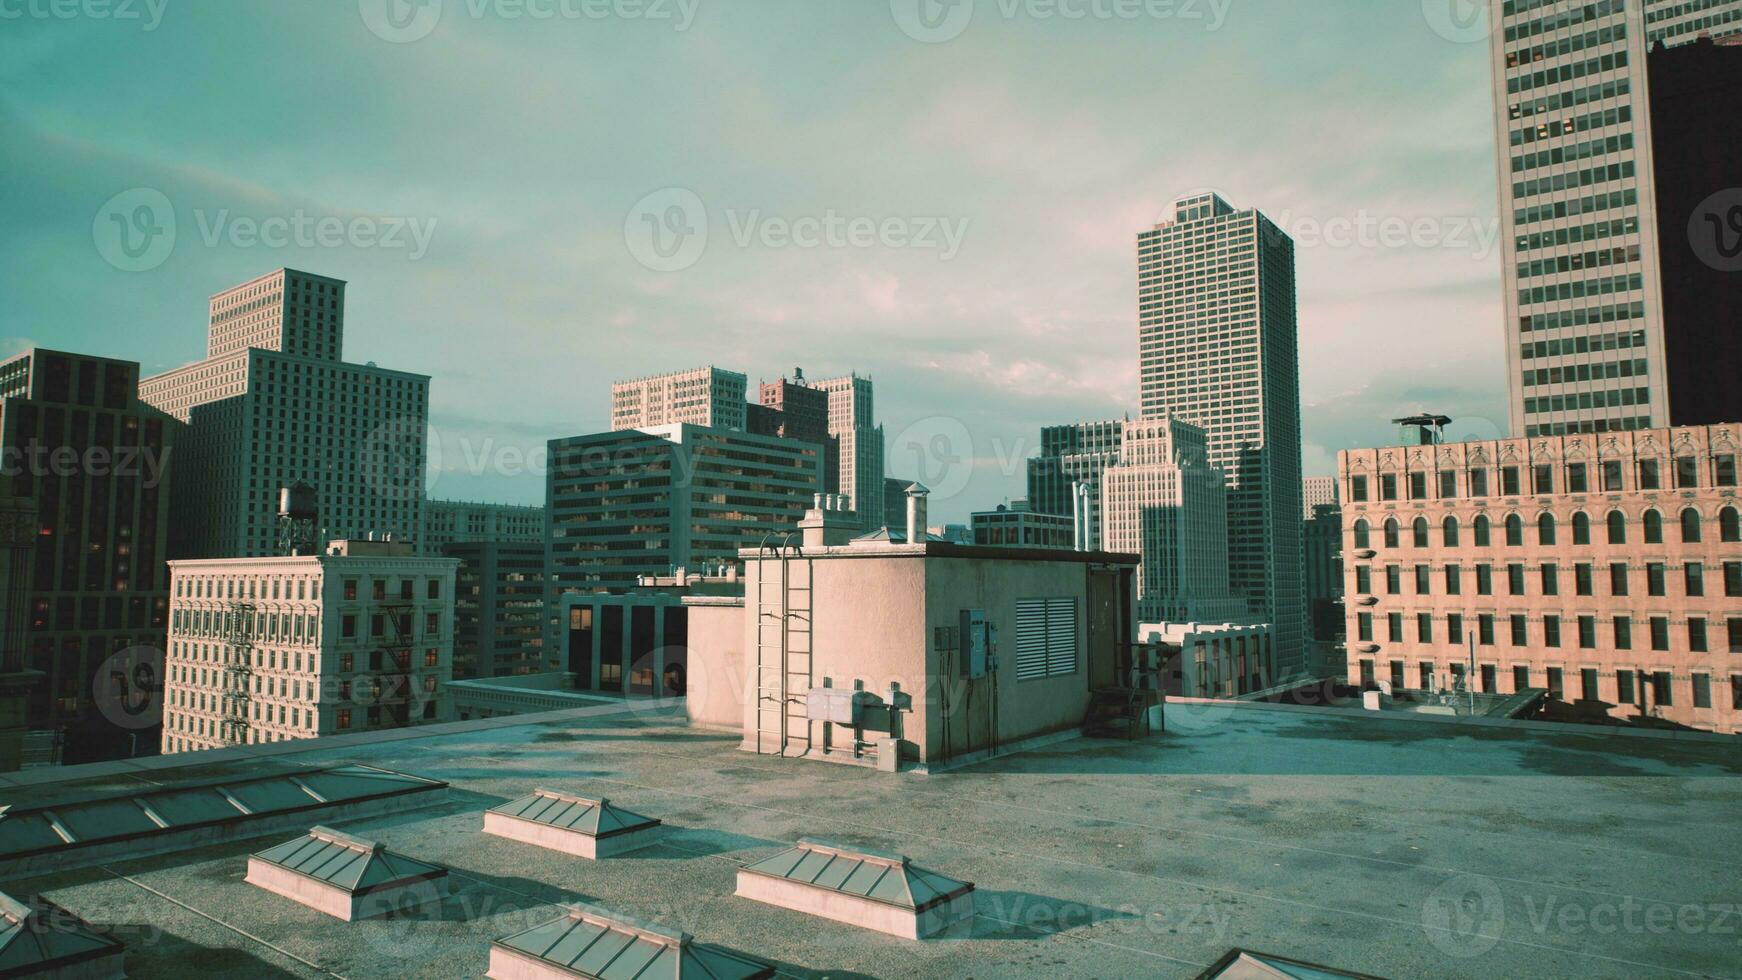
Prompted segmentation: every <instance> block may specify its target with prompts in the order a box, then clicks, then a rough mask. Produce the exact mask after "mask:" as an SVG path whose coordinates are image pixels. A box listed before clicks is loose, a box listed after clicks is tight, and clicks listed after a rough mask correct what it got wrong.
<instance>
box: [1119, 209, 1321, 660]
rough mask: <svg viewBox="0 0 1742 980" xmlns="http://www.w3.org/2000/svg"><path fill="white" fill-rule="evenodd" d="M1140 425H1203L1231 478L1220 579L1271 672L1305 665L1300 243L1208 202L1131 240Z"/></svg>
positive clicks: (1213, 455)
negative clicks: (1263, 646) (1243, 600)
mask: <svg viewBox="0 0 1742 980" xmlns="http://www.w3.org/2000/svg"><path fill="white" fill-rule="evenodd" d="M1137 297H1138V299H1137V317H1138V349H1139V385H1140V391H1139V400H1140V404H1141V406H1142V412H1143V418H1144V419H1145V420H1150V419H1159V418H1163V417H1171V418H1176V419H1179V420H1181V421H1185V422H1190V423H1192V424H1194V425H1197V426H1199V427H1201V428H1202V429H1203V430H1204V434H1205V439H1206V444H1207V447H1208V455H1209V462H1210V465H1212V466H1215V467H1217V468H1218V469H1220V470H1221V471H1222V473H1223V475H1224V476H1225V477H1226V479H1227V481H1228V571H1229V578H1230V580H1231V582H1230V584H1231V585H1232V586H1233V589H1234V591H1235V592H1237V593H1239V594H1242V595H1244V596H1246V597H1247V600H1248V601H1249V603H1250V604H1251V606H1252V609H1253V612H1254V613H1255V614H1258V615H1262V616H1264V617H1265V618H1266V619H1267V620H1269V621H1270V622H1271V623H1273V624H1274V626H1275V637H1276V669H1277V672H1278V674H1279V675H1281V676H1282V677H1287V676H1290V675H1292V674H1295V673H1297V672H1299V671H1302V670H1305V669H1306V667H1307V666H1308V665H1307V663H1306V643H1305V616H1306V613H1305V605H1304V598H1303V595H1302V591H1301V578H1302V575H1303V567H1302V553H1301V477H1300V355H1299V325H1298V322H1297V319H1296V314H1295V283H1294V241H1293V240H1292V239H1290V238H1289V237H1288V236H1287V235H1285V234H1283V232H1282V230H1281V229H1280V228H1278V227H1277V226H1276V225H1275V224H1274V223H1272V222H1271V221H1270V219H1268V218H1266V217H1265V216H1264V215H1262V214H1260V213H1258V212H1257V211H1254V210H1247V211H1236V210H1234V208H1232V207H1231V206H1229V204H1228V202H1226V201H1224V200H1222V199H1221V198H1220V197H1218V196H1216V195H1214V194H1203V195H1199V196H1196V197H1191V198H1187V199H1185V200H1183V201H1180V202H1179V203H1178V204H1177V205H1176V206H1175V213H1174V220H1172V221H1167V222H1163V223H1161V224H1158V225H1156V226H1155V227H1154V228H1153V229H1151V230H1149V231H1145V232H1142V233H1141V234H1139V235H1138V236H1137Z"/></svg>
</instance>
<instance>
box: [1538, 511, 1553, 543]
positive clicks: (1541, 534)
mask: <svg viewBox="0 0 1742 980" xmlns="http://www.w3.org/2000/svg"><path fill="white" fill-rule="evenodd" d="M1536 537H1537V540H1538V541H1539V542H1541V543H1542V544H1545V545H1551V544H1554V543H1555V521H1554V515H1553V514H1544V515H1542V516H1541V517H1538V518H1537V519H1536Z"/></svg>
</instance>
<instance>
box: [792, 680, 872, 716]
mask: <svg viewBox="0 0 1742 980" xmlns="http://www.w3.org/2000/svg"><path fill="white" fill-rule="evenodd" d="M804 703H805V716H806V717H807V718H809V719H810V720H811V721H828V722H834V723H835V724H837V725H858V724H859V722H860V719H861V717H862V716H863V715H864V711H865V706H866V705H870V704H876V703H878V698H877V696H876V695H875V694H872V693H871V692H869V691H854V690H851V689H848V688H844V687H813V688H811V689H810V693H809V694H808V695H806V697H805V702H804Z"/></svg>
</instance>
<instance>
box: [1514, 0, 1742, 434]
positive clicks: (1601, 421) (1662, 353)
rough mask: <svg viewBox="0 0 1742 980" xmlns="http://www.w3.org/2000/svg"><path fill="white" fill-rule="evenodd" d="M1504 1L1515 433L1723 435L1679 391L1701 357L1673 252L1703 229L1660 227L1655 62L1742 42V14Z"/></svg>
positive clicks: (1718, 132)
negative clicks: (1717, 40)
mask: <svg viewBox="0 0 1742 980" xmlns="http://www.w3.org/2000/svg"><path fill="white" fill-rule="evenodd" d="M1491 2H1492V5H1493V7H1492V12H1493V23H1494V25H1495V30H1494V31H1493V46H1494V68H1493V73H1494V91H1495V93H1496V94H1495V106H1496V108H1497V110H1498V111H1497V112H1496V120H1497V137H1498V144H1499V146H1500V147H1501V154H1500V197H1501V202H1500V203H1501V208H1500V211H1501V221H1502V227H1503V229H1504V230H1505V233H1506V234H1505V236H1504V241H1505V243H1506V247H1505V252H1504V263H1505V264H1504V269H1505V282H1506V324H1507V325H1506V332H1507V340H1508V343H1507V367H1508V372H1507V375H1508V379H1507V380H1508V386H1509V388H1510V396H1511V415H1512V430H1513V434H1514V435H1518V436H1536V435H1559V434H1563V433H1568V432H1615V431H1623V430H1631V429H1645V428H1656V427H1660V426H1667V425H1671V424H1697V423H1700V422H1715V421H1724V420H1720V419H1697V418H1691V417H1687V415H1686V413H1678V411H1677V409H1676V402H1675V401H1674V396H1675V392H1674V391H1673V390H1671V383H1670V381H1671V378H1672V376H1673V375H1674V374H1675V373H1676V372H1675V370H1674V367H1673V363H1674V362H1675V361H1677V360H1678V359H1680V360H1688V359H1698V358H1699V357H1700V353H1699V351H1697V350H1696V351H1688V350H1686V349H1685V345H1683V347H1682V349H1678V345H1677V343H1676V341H1677V332H1678V331H1680V330H1682V329H1684V326H1683V325H1682V324H1677V323H1668V324H1667V331H1668V332H1667V333H1666V320H1665V303H1664V277H1663V255H1662V249H1663V247H1665V243H1667V247H1670V248H1680V249H1685V248H1687V247H1688V235H1689V230H1688V216H1687V215H1676V216H1671V215H1662V216H1661V220H1660V215H1659V213H1658V203H1659V202H1658V199H1657V195H1656V191H1655V189H1656V187H1657V180H1658V173H1657V171H1658V161H1656V160H1654V154H1653V140H1652V120H1651V117H1652V111H1651V106H1652V102H1653V99H1652V93H1651V90H1650V89H1651V79H1650V77H1649V73H1648V72H1647V53H1648V52H1649V51H1650V49H1651V47H1652V46H1653V45H1655V44H1657V43H1659V42H1663V43H1665V44H1669V45H1677V44H1681V43H1684V42H1687V41H1692V40H1694V39H1695V38H1697V37H1698V36H1699V35H1701V34H1702V33H1705V34H1711V35H1714V36H1723V35H1730V34H1735V33H1737V32H1739V31H1742V0H1696V2H1689V0H1599V2H1594V3H1593V2H1584V3H1580V2H1568V0H1491ZM1713 122H1714V125H1713V128H1712V129H1711V131H1710V135H1709V138H1710V139H1714V140H1723V139H1727V138H1728V137H1726V136H1725V135H1724V133H1725V127H1727V126H1729V125H1730V124H1731V123H1730V122H1724V121H1720V120H1714V121H1713ZM1732 122H1733V121H1732ZM1687 327H1688V328H1693V327H1697V325H1693V324H1690V325H1687ZM1697 375H1698V372H1696V376H1697ZM1678 415H1680V416H1681V417H1677V416H1678Z"/></svg>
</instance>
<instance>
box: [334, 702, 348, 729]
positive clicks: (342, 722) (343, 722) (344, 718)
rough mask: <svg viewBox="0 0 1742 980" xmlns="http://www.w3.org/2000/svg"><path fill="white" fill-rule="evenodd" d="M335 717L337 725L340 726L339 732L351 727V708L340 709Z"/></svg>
mask: <svg viewBox="0 0 1742 980" xmlns="http://www.w3.org/2000/svg"><path fill="white" fill-rule="evenodd" d="M335 717H336V718H337V719H338V720H337V721H336V722H335V724H336V725H337V726H338V729H339V731H344V730H345V729H347V728H350V727H351V709H350V708H340V709H339V710H338V711H337V712H335Z"/></svg>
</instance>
